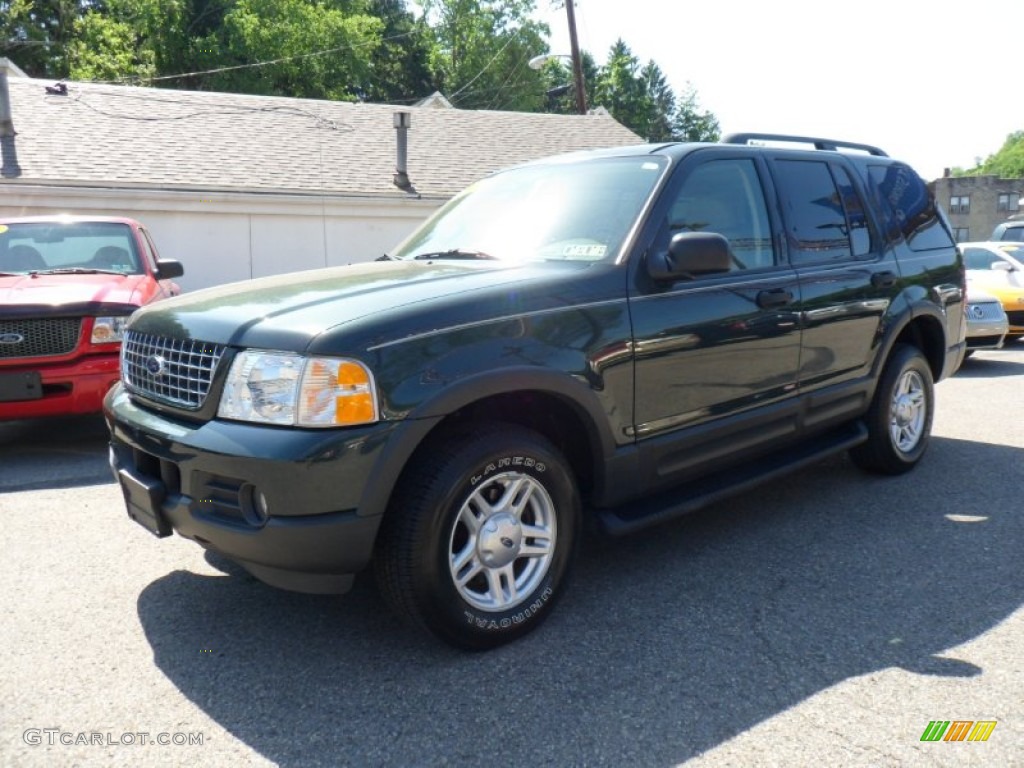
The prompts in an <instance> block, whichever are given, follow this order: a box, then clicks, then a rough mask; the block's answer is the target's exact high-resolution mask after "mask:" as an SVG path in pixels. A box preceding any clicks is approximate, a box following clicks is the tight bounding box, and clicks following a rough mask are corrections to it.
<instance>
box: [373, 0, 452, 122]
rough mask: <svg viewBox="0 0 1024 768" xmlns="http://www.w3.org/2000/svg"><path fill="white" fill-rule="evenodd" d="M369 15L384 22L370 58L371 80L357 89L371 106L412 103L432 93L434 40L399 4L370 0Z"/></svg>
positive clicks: (396, 0)
mask: <svg viewBox="0 0 1024 768" xmlns="http://www.w3.org/2000/svg"><path fill="white" fill-rule="evenodd" d="M368 11H369V13H371V14H372V15H373V16H376V17H378V18H379V19H380V20H381V21H382V22H383V25H384V26H383V31H382V38H381V44H380V45H379V46H377V48H376V49H374V52H373V54H372V57H371V62H370V64H371V77H369V78H368V79H367V81H366V82H365V83H364V84H363V85H362V87H361V88H360V89H359V97H360V99H362V100H363V101H370V102H398V103H411V102H413V101H417V100H418V99H421V98H423V97H424V96H429V95H430V93H431V92H432V91H433V90H434V79H433V76H432V74H431V71H430V57H431V52H432V49H433V44H434V42H433V41H434V38H433V34H432V32H431V29H430V27H428V26H427V23H426V20H425V19H423V18H419V19H417V18H416V17H415V16H414V15H413V14H412V13H410V12H409V10H408V9H407V8H406V5H405V3H404V2H403V1H402V0H372V1H371V2H370V4H369V7H368Z"/></svg>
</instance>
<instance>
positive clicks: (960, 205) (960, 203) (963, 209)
mask: <svg viewBox="0 0 1024 768" xmlns="http://www.w3.org/2000/svg"><path fill="white" fill-rule="evenodd" d="M949 212H950V213H970V212H971V197H970V195H960V196H959V197H956V196H954V197H951V198H949Z"/></svg>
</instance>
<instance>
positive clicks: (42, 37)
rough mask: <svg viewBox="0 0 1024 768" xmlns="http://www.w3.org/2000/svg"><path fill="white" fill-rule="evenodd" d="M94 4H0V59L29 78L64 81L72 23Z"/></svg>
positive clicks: (52, 0)
mask: <svg viewBox="0 0 1024 768" xmlns="http://www.w3.org/2000/svg"><path fill="white" fill-rule="evenodd" d="M97 5H98V3H95V2H89V1H88V0H48V1H47V0H41V1H40V0H9V2H3V1H2V0H0V56H7V57H10V58H11V59H13V60H14V62H15V63H16V64H17V65H18V66H19V67H21V68H22V69H23V70H25V72H26V74H28V75H30V76H32V77H54V78H59V77H67V75H68V71H69V70H68V59H67V50H66V49H67V45H68V43H69V42H70V41H71V40H72V39H73V38H74V36H75V22H76V21H77V20H78V19H80V18H81V16H82V14H83V13H85V12H86V11H87V10H89V9H90V8H93V7H96V6H97Z"/></svg>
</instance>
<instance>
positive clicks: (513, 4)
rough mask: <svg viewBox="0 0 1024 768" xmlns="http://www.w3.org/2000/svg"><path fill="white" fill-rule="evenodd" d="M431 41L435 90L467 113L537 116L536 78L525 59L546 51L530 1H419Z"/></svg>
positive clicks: (542, 27)
mask: <svg viewBox="0 0 1024 768" xmlns="http://www.w3.org/2000/svg"><path fill="white" fill-rule="evenodd" d="M422 6H423V10H424V13H425V16H426V18H427V21H428V23H429V24H430V28H431V30H432V32H433V36H434V47H433V51H432V52H431V59H430V66H431V70H432V72H433V73H434V79H435V83H436V86H437V89H438V90H440V91H442V92H443V93H445V94H446V95H447V96H448V98H449V100H451V102H452V103H453V104H454V105H455V106H457V107H461V108H465V109H505V110H522V111H530V112H533V111H538V110H540V109H542V108H543V106H544V89H543V87H542V84H541V81H540V79H539V78H538V77H537V76H536V75H535V73H534V72H533V70H531V69H530V68H529V66H528V62H529V60H530V59H531V58H532V57H533V56H535V55H536V54H537V53H539V52H541V51H543V50H545V49H546V48H547V43H546V39H547V35H548V33H549V30H548V27H547V25H546V24H541V23H539V22H537V21H534V20H533V19H532V18H531V14H532V13H533V11H534V8H535V5H534V0H490V1H489V2H485V1H481V0H423V2H422Z"/></svg>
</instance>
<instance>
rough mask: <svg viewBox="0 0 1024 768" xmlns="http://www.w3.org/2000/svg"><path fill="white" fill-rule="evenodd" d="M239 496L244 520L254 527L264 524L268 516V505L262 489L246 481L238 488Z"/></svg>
mask: <svg viewBox="0 0 1024 768" xmlns="http://www.w3.org/2000/svg"><path fill="white" fill-rule="evenodd" d="M239 496H240V497H241V498H240V501H241V502H242V503H241V507H242V516H243V517H244V518H245V522H247V523H249V525H253V526H256V527H262V526H264V525H266V524H267V519H268V518H269V517H270V505H269V504H268V503H267V497H266V496H264V495H263V491H261V490H259V489H258V488H256V486H255V485H250V484H248V483H246V484H245V485H243V486H242V488H241V489H240V490H239Z"/></svg>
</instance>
